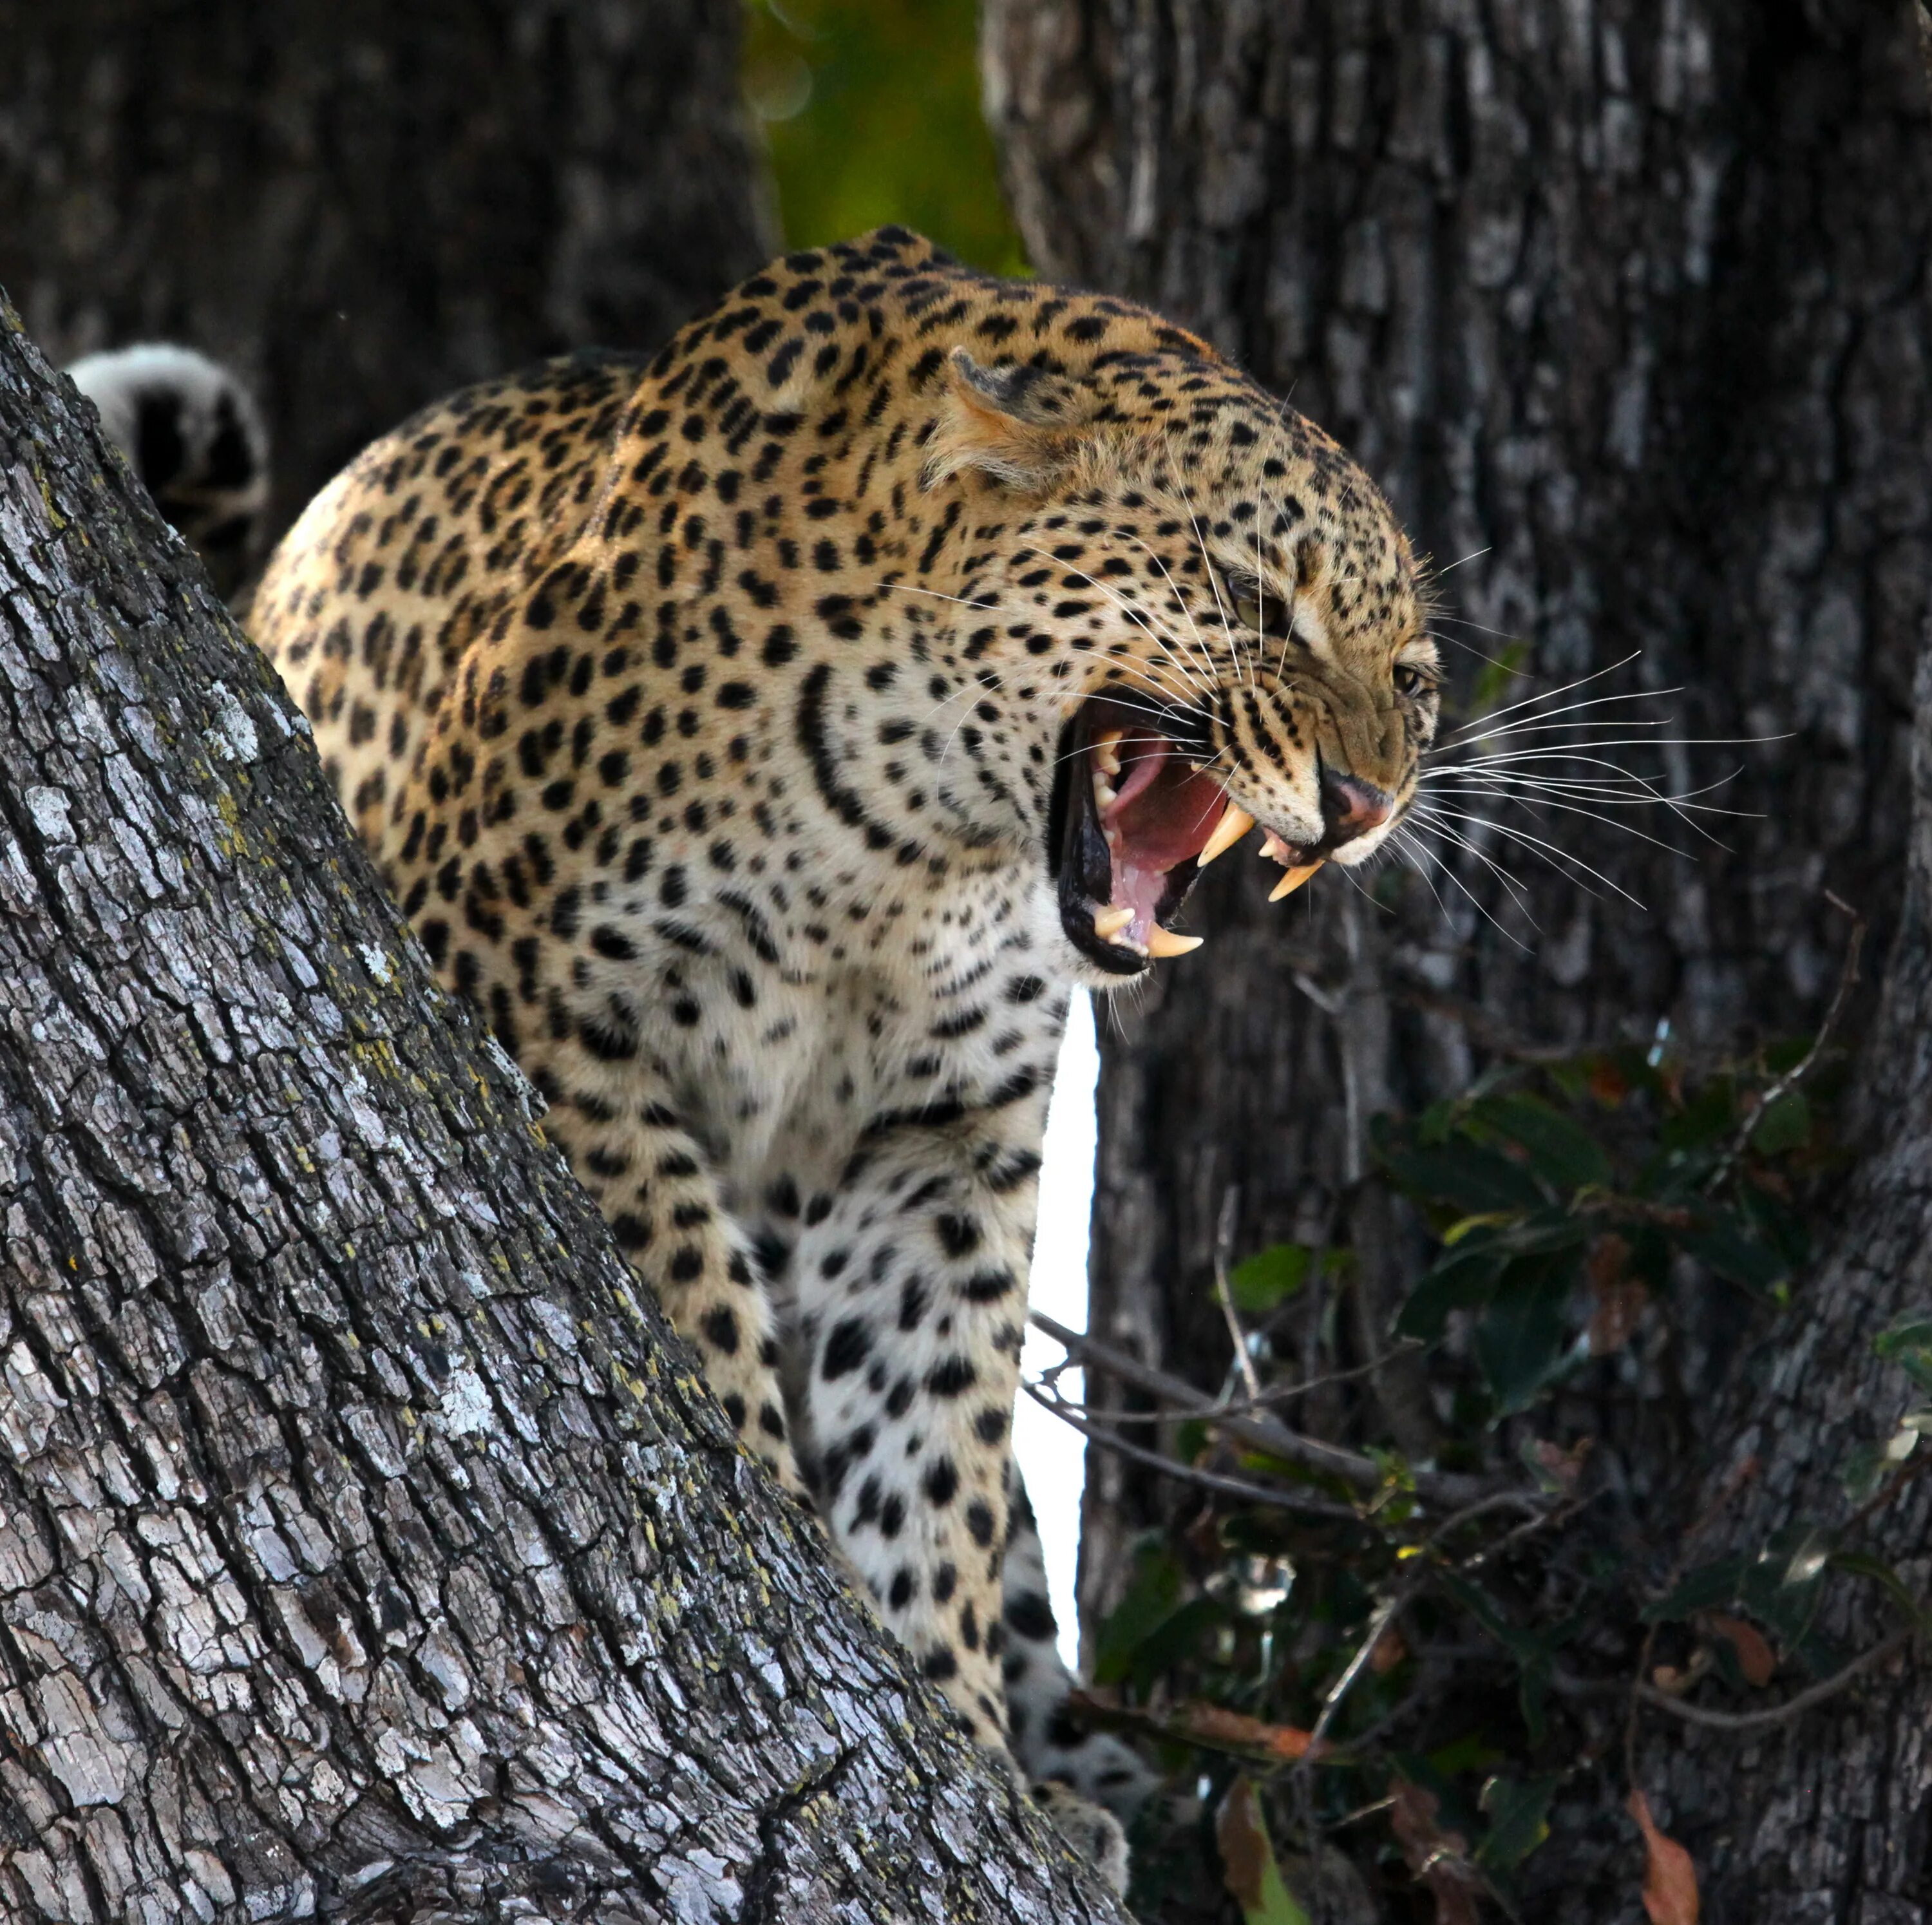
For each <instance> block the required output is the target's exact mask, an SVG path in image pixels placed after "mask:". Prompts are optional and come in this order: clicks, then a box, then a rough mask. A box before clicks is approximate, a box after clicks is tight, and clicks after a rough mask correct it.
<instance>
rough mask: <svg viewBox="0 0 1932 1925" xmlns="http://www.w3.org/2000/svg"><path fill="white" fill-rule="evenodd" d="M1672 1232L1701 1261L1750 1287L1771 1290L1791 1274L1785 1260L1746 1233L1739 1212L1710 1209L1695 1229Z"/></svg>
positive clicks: (1681, 1244)
mask: <svg viewBox="0 0 1932 1925" xmlns="http://www.w3.org/2000/svg"><path fill="white" fill-rule="evenodd" d="M1673 1234H1674V1235H1675V1236H1676V1240H1677V1242H1678V1243H1679V1246H1680V1247H1682V1249H1685V1251H1687V1252H1689V1254H1690V1255H1692V1256H1694V1257H1695V1258H1697V1261H1699V1262H1700V1263H1701V1264H1708V1265H1709V1267H1711V1268H1712V1270H1715V1271H1716V1272H1717V1273H1718V1275H1719V1276H1724V1277H1729V1278H1730V1280H1731V1281H1732V1282H1733V1283H1741V1284H1742V1285H1744V1286H1745V1288H1746V1289H1748V1290H1758V1291H1765V1290H1770V1289H1772V1288H1774V1287H1775V1285H1778V1284H1781V1283H1782V1282H1784V1281H1785V1279H1787V1277H1788V1276H1790V1274H1791V1273H1790V1267H1789V1266H1788V1265H1787V1264H1786V1263H1785V1261H1784V1258H1782V1257H1781V1256H1780V1255H1778V1252H1776V1251H1775V1250H1773V1249H1769V1248H1767V1247H1766V1246H1765V1245H1764V1244H1763V1243H1760V1242H1758V1240H1757V1239H1756V1238H1755V1237H1750V1236H1748V1235H1746V1234H1745V1231H1744V1228H1743V1226H1742V1225H1741V1224H1740V1223H1739V1220H1738V1219H1737V1217H1736V1215H1735V1214H1734V1213H1733V1212H1731V1211H1730V1210H1719V1209H1715V1208H1712V1209H1710V1210H1706V1211H1705V1212H1704V1213H1703V1219H1702V1220H1701V1221H1700V1223H1699V1224H1698V1225H1697V1227H1696V1228H1694V1229H1690V1230H1680V1231H1675V1232H1674V1233H1673Z"/></svg>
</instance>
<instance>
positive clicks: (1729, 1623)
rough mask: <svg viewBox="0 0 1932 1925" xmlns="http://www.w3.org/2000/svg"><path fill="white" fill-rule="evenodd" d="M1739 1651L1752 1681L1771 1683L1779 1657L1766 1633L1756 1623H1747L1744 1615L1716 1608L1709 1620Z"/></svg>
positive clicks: (1716, 1630) (1732, 1646)
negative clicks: (1732, 1613)
mask: <svg viewBox="0 0 1932 1925" xmlns="http://www.w3.org/2000/svg"><path fill="white" fill-rule="evenodd" d="M1705 1622H1706V1624H1709V1626H1710V1627H1711V1629H1712V1630H1713V1631H1715V1632H1716V1633H1717V1634H1718V1636H1719V1637H1721V1638H1722V1639H1724V1642H1726V1643H1727V1645H1730V1648H1731V1649H1732V1650H1733V1651H1736V1653H1737V1654H1738V1669H1739V1670H1740V1671H1742V1672H1743V1673H1744V1675H1745V1679H1746V1680H1747V1681H1748V1682H1749V1683H1751V1684H1757V1685H1766V1684H1769V1683H1770V1682H1771V1681H1772V1675H1773V1674H1774V1673H1775V1672H1776V1671H1777V1669H1778V1659H1777V1657H1776V1656H1775V1654H1774V1653H1773V1651H1772V1648H1771V1646H1770V1645H1769V1644H1768V1643H1767V1642H1766V1640H1765V1635H1764V1633H1763V1632H1762V1631H1760V1630H1759V1629H1758V1627H1757V1626H1756V1625H1755V1624H1747V1623H1746V1622H1745V1621H1744V1619H1743V1618H1733V1617H1730V1616H1727V1615H1726V1614H1725V1613H1724V1612H1721V1611H1714V1612H1712V1614H1711V1615H1710V1616H1709V1618H1706V1620H1705Z"/></svg>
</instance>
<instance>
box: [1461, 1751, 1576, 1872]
mask: <svg viewBox="0 0 1932 1925" xmlns="http://www.w3.org/2000/svg"><path fill="white" fill-rule="evenodd" d="M1559 1782H1560V1781H1559V1780H1557V1779H1555V1778H1505V1777H1502V1776H1500V1775H1499V1776H1498V1777H1494V1778H1492V1779H1491V1780H1490V1782H1489V1783H1487V1785H1485V1786H1484V1787H1483V1798H1482V1805H1483V1810H1484V1811H1485V1812H1486V1813H1487V1814H1488V1816H1489V1820H1490V1829H1489V1834H1488V1835H1487V1837H1485V1838H1484V1840H1483V1842H1482V1843H1481V1844H1480V1845H1478V1846H1477V1847H1476V1862H1477V1864H1479V1865H1481V1866H1482V1867H1484V1868H1485V1869H1486V1870H1490V1871H1493V1872H1507V1871H1511V1870H1514V1869H1515V1867H1517V1866H1518V1865H1520V1864H1522V1863H1523V1861H1524V1859H1526V1858H1528V1857H1529V1855H1530V1854H1531V1853H1532V1852H1534V1851H1535V1849H1536V1848H1537V1847H1538V1846H1539V1845H1541V1843H1543V1841H1544V1840H1545V1839H1546V1838H1547V1837H1549V1836H1550V1823H1549V1819H1550V1800H1551V1799H1552V1798H1554V1797H1555V1796H1556V1787H1557V1785H1558V1783H1559Z"/></svg>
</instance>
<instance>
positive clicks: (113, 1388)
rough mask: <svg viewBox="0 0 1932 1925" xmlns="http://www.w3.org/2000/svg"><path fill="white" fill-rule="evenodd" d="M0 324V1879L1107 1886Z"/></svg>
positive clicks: (650, 1890) (661, 1886) (451, 1911)
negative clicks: (809, 1514)
mask: <svg viewBox="0 0 1932 1925" xmlns="http://www.w3.org/2000/svg"><path fill="white" fill-rule="evenodd" d="M306 736H307V730H306V727H305V724H303V722H302V721H301V719H300V718H299V715H298V714H297V712H296V709H294V707H293V705H292V704H291V703H290V701H289V700H288V699H287V696H286V695H285V694H284V692H283V691H282V690H281V688H280V686H279V685H278V684H277V683H276V682H275V678H274V676H273V675H272V673H271V672H270V671H269V670H268V668H267V667H266V664H263V662H262V661H261V660H260V658H259V657H257V656H256V655H254V652H253V651H252V650H251V649H250V648H249V647H248V645H247V644H246V643H245V642H244V641H243V640H242V638H241V637H240V636H239V634H237V632H236V630H235V629H234V628H233V625H231V624H230V623H229V621H228V620H227V619H226V616H224V614H223V612H222V611H221V610H220V607H219V605H218V604H217V603H216V602H215V601H214V598H213V596H212V595H211V593H210V592H209V591H208V589H207V587H206V585H205V581H204V580H202V577H201V574H200V571H199V568H197V567H196V565H195V564H194V562H193V560H192V559H191V558H190V556H188V555H187V552H186V551H185V550H184V549H183V548H182V547H181V545H180V544H179V543H178V541H175V540H174V539H173V538H172V536H171V535H170V534H169V531H168V530H166V529H165V528H164V527H163V526H162V525H161V524H160V523H159V522H158V521H157V520H156V519H155V517H154V514H153V513H152V511H151V509H150V508H149V507H148V505H147V503H146V502H145V497H144V496H142V494H141V492H140V490H139V488H138V487H135V486H134V485H133V484H132V483H131V482H130V480H129V478H127V474H126V472H125V470H124V469H122V468H121V467H119V466H118V464H116V463H113V462H110V460H109V457H107V454H106V453H105V452H104V449H103V448H102V446H101V443H100V442H99V440H98V438H97V437H96V436H95V433H93V431H92V425H91V423H90V422H89V421H88V420H87V419H86V416H85V411H84V410H82V409H80V406H79V404H78V402H77V397H76V396H75V394H74V391H73V390H72V388H71V387H69V386H67V385H65V384H61V385H58V386H57V385H55V381H54V379H53V377H52V376H50V374H49V372H48V370H47V369H46V365H45V364H44V363H43V361H40V358H38V356H37V355H36V354H35V353H34V352H33V351H32V350H31V348H29V347H28V346H27V345H26V342H25V340H24V337H23V335H22V334H21V333H20V328H19V324H18V322H17V319H16V318H15V317H14V316H13V313H12V312H11V311H10V310H7V309H6V308H5V307H4V305H0V1225H4V1231H0V1237H4V1240H0V1373H4V1379H5V1381H4V1387H0V1915H4V1916H5V1918H6V1919H7V1920H8V1921H10V1925H11V1921H20V1925H53V1921H62V1925H79V1922H80V1921H89V1925H92V1921H107V1920H110V1919H113V1920H120V1919H127V1920H139V1921H152V1922H153V1925H159V1921H172V1920H175V1919H179V1920H183V1921H187V1920H196V1921H202V1925H211V1921H237V1925H239V1921H252V1922H253V1925H260V1921H267V1920H272V1919H278V1918H308V1917H320V1918H332V1919H337V1920H342V1921H379V1920H380V1921H406V1920H408V1921H415V1925H427V1922H428V1921H432V1920H447V1921H456V1920H462V1921H508V1920H511V1919H525V1920H527V1919H531V1918H543V1919H557V1920H563V1919H570V1920H573V1921H574V1920H589V1919H593V1918H594V1919H597V1920H608V1921H619V1920H639V1921H645V1920H648V1921H676V1925H697V1921H709V1920H714V1919H715V1920H718V1921H727V1920H729V1921H740V1922H741V1925H754V1921H771V1920H774V1919H778V1918H787V1919H791V1920H798V1921H832V1920H838V1921H858V1920H880V1921H886V1920H890V1921H902V1920H911V1919H916V1918H935V1919H940V1918H943V1919H947V1920H974V1919H985V1920H989V1921H992V1920H995V1919H997V1920H1001V1921H1006V1920H1010V1919H1013V1918H1020V1919H1025V1920H1035V1921H1046V1920H1049V1919H1051V1920H1053V1921H1074V1920H1082V1919H1094V1920H1100V1919H1103V1918H1115V1919H1118V1918H1120V1917H1121V1913H1120V1912H1119V1911H1118V1908H1117V1907H1116V1906H1115V1905H1114V1904H1113V1903H1112V1901H1111V1900H1109V1899H1108V1898H1107V1897H1106V1896H1105V1895H1104V1894H1100V1893H1099V1892H1098V1891H1097V1889H1096V1888H1094V1886H1093V1885H1091V1883H1090V1882H1088V1881H1087V1879H1085V1876H1084V1874H1082V1873H1081V1872H1080V1871H1079V1870H1078V1868H1076V1867H1075V1865H1074V1864H1073V1862H1072V1861H1071V1860H1070V1858H1069V1857H1068V1855H1067V1852H1066V1851H1065V1849H1064V1848H1063V1847H1062V1846H1061V1845H1060V1844H1059V1843H1058V1841H1057V1840H1056V1838H1055V1836H1054V1834H1052V1833H1051V1832H1050V1831H1049V1830H1048V1828H1046V1826H1045V1825H1043V1823H1042V1822H1040V1819H1039V1818H1038V1817H1037V1815H1034V1814H1033V1813H1032V1812H1031V1807H1030V1806H1029V1805H1028V1803H1027V1801H1025V1799H1024V1798H1023V1797H1022V1796H1021V1795H1019V1793H1017V1792H1015V1791H1014V1790H1013V1789H1011V1788H1010V1787H1009V1786H1007V1785H1005V1784H1004V1782H1002V1781H1001V1780H999V1779H998V1777H997V1776H996V1775H995V1774H993V1773H992V1771H991V1770H990V1768H989V1767H988V1766H986V1765H985V1764H984V1763H983V1762H980V1761H979V1760H978V1759H977V1756H976V1755H975V1754H974V1753H973V1752H972V1751H971V1747H969V1746H968V1744H967V1743H966V1742H965V1740H964V1739H963V1738H962V1737H961V1736H960V1735H959V1732H958V1731H957V1728H956V1726H953V1724H952V1723H951V1722H950V1716H949V1714H947V1713H946V1712H945V1711H944V1708H942V1707H941V1705H940V1703H939V1701H938V1699H937V1698H936V1697H935V1696H934V1694H933V1693H932V1692H931V1690H929V1688H928V1687H926V1686H924V1685H923V1684H922V1683H920V1682H919V1681H917V1680H916V1678H915V1677H914V1675H913V1672H912V1671H911V1669H910V1666H909V1665H908V1664H907V1662H906V1661H905V1660H904V1657H903V1656H902V1654H900V1653H899V1652H898V1651H897V1650H896V1649H895V1648H887V1646H886V1645H885V1644H884V1642H883V1641H882V1639H881V1638H880V1635H879V1634H878V1633H877V1631H876V1630H875V1629H874V1628H873V1627H871V1624H870V1621H869V1620H868V1618H866V1617H865V1615H864V1614H863V1613H862V1612H861V1611H860V1609H859V1608H858V1607H857V1606H856V1605H855V1603H853V1600H852V1599H851V1597H850V1594H848V1593H847V1592H846V1591H844V1589H843V1588H842V1587H841V1585H839V1584H838V1582H837V1581H836V1580H835V1578H834V1577H833V1576H832V1575H831V1573H829V1570H828V1568H827V1566H826V1561H825V1559H824V1558H823V1555H822V1554H821V1552H820V1548H819V1545H818V1543H817V1540H816V1538H815V1537H814V1535H813V1534H812V1532H811V1528H810V1527H809V1526H808V1525H805V1523H804V1522H803V1521H802V1519H801V1518H800V1517H799V1515H798V1514H796V1513H794V1512H793V1510H790V1507H789V1506H788V1504H787V1501H786V1500H784V1499H783V1498H781V1497H780V1496H779V1495H778V1493H777V1492H776V1491H775V1487H773V1486H771V1485H770V1484H769V1483H768V1482H767V1481H766V1480H765V1479H763V1477H762V1476H760V1474H757V1472H756V1471H755V1470H754V1467H753V1466H752V1465H751V1461H750V1459H748V1458H747V1457H746V1456H744V1455H743V1454H742V1453H740V1452H739V1450H737V1449H736V1446H735V1444H734V1442H733V1438H732V1435H731V1432H730V1427H729V1426H728V1424H727V1423H726V1421H725V1420H724V1417H723V1415H722V1414H721V1412H719V1411H718V1410H717V1409H716V1408H715V1405H714V1404H713V1403H712V1400H711V1399H710V1398H709V1395H708V1394H707V1393H706V1392H705V1391H704V1390H703V1388H702V1387H701V1385H700V1383H699V1381H698V1380H697V1376H696V1372H695V1366H694V1362H693V1360H692V1359H691V1357H690V1355H689V1354H688V1352H687V1351H685V1350H684V1349H683V1348H682V1346H681V1345H679V1343H678V1342H676V1339H674V1338H673V1336H671V1335H670V1332H669V1331H668V1330H667V1327H666V1326H665V1325H664V1323H663V1321H662V1320H661V1317H660V1316H659V1314H658V1311H657V1309H656V1307H655V1305H654V1304H653V1303H650V1302H649V1301H646V1300H641V1299H640V1297H639V1295H638V1294H637V1292H636V1291H635V1290H634V1287H633V1285H632V1282H631V1279H630V1276H629V1273H628V1270H626V1269H625V1266H624V1264H622V1261H621V1259H620V1258H619V1256H618V1255H617V1253H616V1250H615V1248H614V1246H613V1244H612V1243H611V1240H610V1237H609V1235H608V1234H607V1231H606V1230H605V1228H604V1224H603V1222H602V1221H601V1219H600V1218H599V1216H598V1214H597V1212H596V1210H595V1208H594V1207H593V1206H592V1204H590V1203H589V1200H588V1199H587V1198H586V1197H585V1196H584V1195H583V1193H582V1192H581V1191H580V1189H578V1188H577V1185H576V1184H575V1183H574V1182H573V1181H572V1180H571V1178H570V1177H569V1176H568V1173H567V1171H566V1170H565V1166H564V1165H563V1163H562V1160H561V1159H560V1158H559V1157H558V1156H556V1154H555V1153H553V1151H552V1150H550V1149H549V1148H548V1147H547V1146H546V1144H544V1141H543V1139H542V1137H541V1132H540V1131H539V1130H538V1129H536V1128H535V1127H534V1126H533V1122H532V1109H531V1105H532V1103H533V1102H535V1098H534V1096H533V1094H532V1092H531V1091H530V1090H529V1087H528V1086H527V1085H526V1084H524V1083H523V1080H522V1078H520V1076H519V1075H517V1074H516V1072H514V1069H512V1067H511V1065H510V1063H508V1059H507V1058H505V1057H503V1056H502V1055H501V1054H500V1053H498V1052H496V1051H493V1049H492V1048H491V1047H490V1045H488V1044H487V1042H484V1041H483V1040H482V1039H481V1036H480V1035H479V1033H478V1030H477V1029H476V1028H475V1026H473V1025H472V1024H471V1023H470V1021H469V1020H468V1018H466V1016H465V1015H463V1012H461V1011H460V1009H455V1008H454V1007H452V1006H450V1005H449V1003H447V1002H446V1001H445V1000H443V998H442V997H440V994H439V992H438V991H437V989H436V988H435V987H434V984H433V982H432V980H431V976H430V973H429V970H428V964H427V961H426V959H425V958H424V957H423V956H422V954H421V952H420V951H419V949H418V947H417V946H416V943H415V942H414V941H413V939H412V938H411V937H410V935H409V934H408V933H407V929H406V927H405V925H404V923H403V922H402V921H401V918H400V916H399V915H398V912H397V911H396V910H395V908H394V907H392V905H391V904H389V902H388V901H387V900H386V898H385V897H384V895H383V892H382V890H381V889H380V886H379V885H378V883H377V882H376V880H375V879H374V876H373V874H372V873H371V871H370V869H369V867H368V864H367V862H365V860H364V859H363V858H362V856H361V854H360V853H359V851H358V850H356V849H355V848H354V847H352V845H351V844H350V841H349V840H348V837H347V831H346V829H345V827H344V823H343V821H342V818H341V815H340V813H339V811H338V810H337V808H336V807H335V803H334V802H333V801H332V799H331V797H330V796H329V792H328V790H327V789H326V786H325V784H324V783H323V778H322V775H321V772H320V767H319V766H318V764H317V760H316V757H315V756H314V752H313V751H312V749H311V746H310V745H309V743H308V741H307V739H306Z"/></svg>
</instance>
